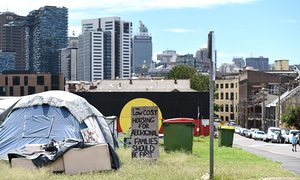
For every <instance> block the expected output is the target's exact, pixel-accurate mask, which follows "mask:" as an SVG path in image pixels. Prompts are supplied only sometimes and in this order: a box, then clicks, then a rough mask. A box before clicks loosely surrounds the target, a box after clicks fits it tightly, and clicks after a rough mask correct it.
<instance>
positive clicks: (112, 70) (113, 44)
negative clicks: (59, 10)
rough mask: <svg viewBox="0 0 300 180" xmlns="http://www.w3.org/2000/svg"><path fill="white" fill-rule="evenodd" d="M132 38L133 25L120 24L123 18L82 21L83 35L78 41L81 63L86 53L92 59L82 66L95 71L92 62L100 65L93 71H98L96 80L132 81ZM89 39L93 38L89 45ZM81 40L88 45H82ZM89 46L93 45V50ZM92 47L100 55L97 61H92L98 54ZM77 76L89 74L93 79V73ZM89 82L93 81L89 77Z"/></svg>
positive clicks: (126, 22)
mask: <svg viewBox="0 0 300 180" xmlns="http://www.w3.org/2000/svg"><path fill="white" fill-rule="evenodd" d="M88 32H90V33H88ZM131 36H132V23H131V22H128V21H121V18H120V17H104V18H97V19H86V20H82V36H81V38H79V51H78V53H79V55H78V60H79V62H81V63H82V62H83V59H82V57H83V56H84V54H85V55H86V57H87V56H89V58H90V61H91V62H90V63H87V64H84V66H81V67H82V69H83V70H88V69H93V68H94V67H93V63H94V62H96V61H97V62H96V63H97V64H98V65H97V67H95V68H94V70H96V71H98V72H97V73H96V74H94V75H96V76H97V78H100V79H117V78H122V79H128V78H130V77H131V72H132V71H131V59H132V50H131V49H132V47H131V41H132V40H131V39H132V37H131ZM87 37H92V39H91V40H90V42H88V41H89V40H87V39H86V38H87ZM93 38H94V39H93ZM82 41H84V42H85V45H80V44H81V42H82ZM87 43H90V48H88V47H87ZM101 44H102V45H101ZM83 46H84V47H83ZM92 47H93V48H95V49H97V50H96V51H97V52H96V53H97V54H98V55H97V57H96V61H95V60H93V59H92V57H93V56H94V55H95V52H93V51H94V50H93V49H92ZM82 48H83V49H82ZM99 53H100V54H99ZM88 54H89V55H88ZM100 56H101V57H100ZM85 61H87V60H85ZM100 71H101V72H100ZM78 73H81V74H90V77H92V71H90V72H80V71H78ZM94 75H93V76H94ZM78 78H80V76H78ZM78 80H81V79H78ZM82 80H83V79H82ZM90 80H92V78H90Z"/></svg>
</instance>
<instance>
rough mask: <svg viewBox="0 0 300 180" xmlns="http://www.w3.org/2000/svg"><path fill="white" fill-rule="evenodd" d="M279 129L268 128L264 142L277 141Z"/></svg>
mask: <svg viewBox="0 0 300 180" xmlns="http://www.w3.org/2000/svg"><path fill="white" fill-rule="evenodd" d="M280 131H281V129H280V128H278V127H269V128H268V131H267V138H266V139H265V141H266V142H269V141H271V142H274V141H276V142H277V141H278V135H279V134H280Z"/></svg>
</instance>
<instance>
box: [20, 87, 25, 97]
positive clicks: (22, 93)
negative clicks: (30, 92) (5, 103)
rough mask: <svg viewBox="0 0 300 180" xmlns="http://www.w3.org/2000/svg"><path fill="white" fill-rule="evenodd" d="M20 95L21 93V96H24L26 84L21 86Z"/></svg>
mask: <svg viewBox="0 0 300 180" xmlns="http://www.w3.org/2000/svg"><path fill="white" fill-rule="evenodd" d="M20 95H21V96H24V86H21V87H20Z"/></svg>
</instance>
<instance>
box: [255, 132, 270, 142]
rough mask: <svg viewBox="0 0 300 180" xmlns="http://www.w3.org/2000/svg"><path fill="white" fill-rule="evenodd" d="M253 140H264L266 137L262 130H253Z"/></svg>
mask: <svg viewBox="0 0 300 180" xmlns="http://www.w3.org/2000/svg"><path fill="white" fill-rule="evenodd" d="M252 138H253V139H254V140H262V141H264V140H265V139H266V138H267V135H266V133H265V132H264V131H259V130H257V131H255V132H254V133H253V137H252Z"/></svg>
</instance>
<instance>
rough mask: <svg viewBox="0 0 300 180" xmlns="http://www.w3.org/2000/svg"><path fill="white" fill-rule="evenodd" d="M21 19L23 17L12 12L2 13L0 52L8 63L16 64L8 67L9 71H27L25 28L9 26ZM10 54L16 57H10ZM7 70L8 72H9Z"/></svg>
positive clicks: (0, 21) (0, 19)
mask: <svg viewBox="0 0 300 180" xmlns="http://www.w3.org/2000/svg"><path fill="white" fill-rule="evenodd" d="M20 17H22V16H18V15H16V14H15V13H12V12H3V13H0V50H2V52H3V56H4V54H5V57H6V58H5V59H6V61H7V62H13V63H14V65H12V64H11V65H10V66H9V67H7V68H9V70H25V27H22V26H8V25H7V24H8V23H10V22H12V21H14V20H15V19H17V18H20ZM5 52H7V53H5ZM8 53H12V54H14V55H13V56H12V55H9V56H8V55H7V54H8ZM3 56H2V57H3ZM9 58H13V59H9ZM7 68H6V70H8V69H7ZM11 68H13V69H11ZM1 69H5V68H4V67H3V68H1Z"/></svg>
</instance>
